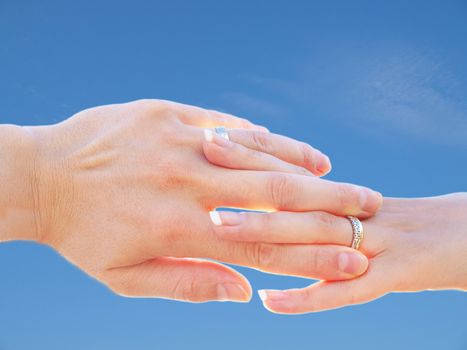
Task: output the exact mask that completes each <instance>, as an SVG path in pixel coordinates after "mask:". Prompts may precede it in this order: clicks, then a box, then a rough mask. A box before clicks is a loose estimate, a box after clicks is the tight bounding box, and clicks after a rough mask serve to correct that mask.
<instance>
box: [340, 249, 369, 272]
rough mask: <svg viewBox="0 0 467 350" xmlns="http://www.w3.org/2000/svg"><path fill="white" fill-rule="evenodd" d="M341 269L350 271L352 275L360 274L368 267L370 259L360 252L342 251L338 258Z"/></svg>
mask: <svg viewBox="0 0 467 350" xmlns="http://www.w3.org/2000/svg"><path fill="white" fill-rule="evenodd" d="M338 267H339V271H342V272H345V273H348V274H349V275H352V276H359V275H361V274H362V273H364V272H365V271H366V269H367V267H368V260H367V259H366V257H365V256H364V255H363V254H359V253H348V252H347V253H340V254H339V258H338Z"/></svg>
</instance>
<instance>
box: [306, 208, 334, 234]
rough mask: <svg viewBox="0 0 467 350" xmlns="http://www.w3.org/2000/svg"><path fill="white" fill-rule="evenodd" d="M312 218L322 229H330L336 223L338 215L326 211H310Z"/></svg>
mask: <svg viewBox="0 0 467 350" xmlns="http://www.w3.org/2000/svg"><path fill="white" fill-rule="evenodd" d="M310 216H311V220H312V221H313V223H314V224H315V225H316V226H317V228H318V229H319V230H320V231H325V232H327V231H329V230H330V229H332V228H333V227H334V226H335V225H336V217H335V216H334V215H332V214H328V213H326V212H314V213H310Z"/></svg>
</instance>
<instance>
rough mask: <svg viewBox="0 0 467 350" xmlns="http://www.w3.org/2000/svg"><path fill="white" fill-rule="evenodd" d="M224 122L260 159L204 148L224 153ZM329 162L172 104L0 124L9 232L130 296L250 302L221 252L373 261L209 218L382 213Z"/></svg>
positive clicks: (259, 258) (260, 262) (348, 263)
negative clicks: (226, 163)
mask: <svg viewBox="0 0 467 350" xmlns="http://www.w3.org/2000/svg"><path fill="white" fill-rule="evenodd" d="M218 125H224V126H226V127H228V128H229V129H230V136H231V138H232V140H233V141H234V142H235V144H236V147H234V149H233V150H234V151H233V153H232V154H233V155H237V156H241V155H242V154H243V155H244V156H245V155H249V157H250V158H249V159H250V161H249V162H247V161H245V160H243V162H242V163H239V164H235V163H232V166H233V167H236V168H238V169H226V168H225V167H219V166H216V165H213V164H211V163H210V162H209V161H208V160H207V159H206V157H205V156H204V155H203V147H204V151H205V152H206V153H208V154H209V151H210V149H209V145H211V146H212V147H211V151H215V149H214V146H213V145H214V142H207V141H204V140H205V137H208V138H209V137H210V136H213V135H209V133H208V134H207V135H206V133H205V132H204V131H205V130H206V128H212V127H214V126H218ZM215 140H217V138H216V135H214V136H213V137H212V141H215ZM206 144H209V145H207V146H206ZM213 154H214V153H213ZM251 159H254V162H251ZM231 160H232V161H234V160H235V157H233V158H232V159H231ZM242 164H243V165H244V166H245V169H242ZM330 167H331V165H330V162H329V159H328V158H327V157H326V156H325V155H324V154H322V153H321V152H320V151H318V150H316V149H314V148H312V147H311V146H309V145H306V144H304V143H302V142H299V141H295V140H292V139H289V138H286V137H283V136H279V135H275V134H272V133H269V132H267V130H266V129H265V128H263V127H259V126H256V125H254V124H252V123H250V122H248V121H246V120H244V119H241V118H237V117H234V116H231V115H227V114H224V113H220V112H216V111H209V110H205V109H201V108H197V107H192V106H187V105H182V104H177V103H172V102H168V101H159V100H141V101H135V102H132V103H126V104H116V105H109V106H102V107H97V108H92V109H88V110H85V111H82V112H80V113H78V114H76V115H74V116H73V117H71V118H69V119H67V120H65V121H63V122H61V123H59V124H56V125H49V126H37V127H19V126H14V125H1V126H0V178H1V179H2V181H1V183H0V241H12V240H32V241H36V242H39V243H42V244H46V245H49V246H51V247H52V248H54V249H56V250H57V251H58V252H59V253H60V254H62V255H63V256H64V257H65V258H66V259H68V260H69V261H70V262H72V263H73V264H75V265H76V266H78V267H79V268H81V269H82V270H84V271H85V272H86V273H88V274H89V275H90V276H92V277H94V278H96V279H97V280H99V281H100V282H102V283H104V284H105V285H107V286H108V287H109V288H110V289H112V290H113V291H114V292H115V293H117V294H120V295H124V296H131V297H158V298H169V299H176V300H183V301H192V302H204V301H213V300H218V301H223V300H231V301H241V302H244V301H248V300H249V299H250V298H251V287H250V285H249V283H248V281H247V280H246V279H245V278H244V277H243V276H242V275H240V274H239V273H238V272H236V271H235V270H233V269H231V268H229V267H227V266H225V265H222V264H220V263H217V262H214V261H212V260H216V261H220V262H225V263H231V264H237V265H242V266H248V267H252V268H256V269H259V270H262V271H266V272H271V273H278V274H289V275H296V276H303V277H310V278H318V279H325V280H346V279H351V278H354V277H355V276H358V275H361V274H362V273H364V272H365V270H366V269H367V266H368V260H367V258H366V257H365V255H364V254H362V253H360V252H358V251H355V250H353V249H351V248H349V247H346V246H343V245H339V243H340V241H339V240H337V239H336V240H335V242H334V241H333V240H332V239H329V240H328V241H327V243H328V244H326V245H313V244H309V242H306V243H305V242H304V244H296V245H284V244H276V243H261V242H240V241H232V240H226V239H224V238H223V237H219V235H218V234H216V232H215V228H214V227H213V225H212V223H211V221H210V220H209V215H208V212H209V211H211V210H213V209H215V208H217V207H236V208H246V209H256V210H258V209H260V210H268V211H278V210H279V211H282V210H285V211H297V210H303V211H313V210H320V211H326V212H329V213H333V214H335V215H355V216H358V217H360V218H362V219H363V218H368V217H371V216H372V215H374V214H375V213H376V212H377V211H378V209H379V208H380V206H381V203H382V197H381V195H380V194H379V193H378V192H375V191H372V190H370V189H367V188H365V187H361V186H357V185H352V184H342V183H334V182H331V181H326V180H323V179H320V178H319V176H321V175H323V174H326V173H327V172H328V171H329V170H330ZM205 259H212V260H205Z"/></svg>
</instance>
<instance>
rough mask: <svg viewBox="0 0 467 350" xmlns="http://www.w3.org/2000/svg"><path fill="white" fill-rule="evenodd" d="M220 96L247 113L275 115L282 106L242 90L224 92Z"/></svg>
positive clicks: (265, 115) (279, 112)
mask: <svg viewBox="0 0 467 350" xmlns="http://www.w3.org/2000/svg"><path fill="white" fill-rule="evenodd" d="M220 97H221V99H222V100H224V101H226V103H228V104H229V105H230V106H232V107H233V108H235V109H236V110H239V111H240V112H243V113H247V114H258V115H261V116H264V117H275V116H278V115H280V114H281V113H282V112H283V109H282V107H280V106H278V105H277V104H275V103H273V102H271V101H267V100H264V99H261V98H259V97H256V96H252V95H247V94H245V93H242V92H233V91H229V92H224V93H222V94H221V96H220Z"/></svg>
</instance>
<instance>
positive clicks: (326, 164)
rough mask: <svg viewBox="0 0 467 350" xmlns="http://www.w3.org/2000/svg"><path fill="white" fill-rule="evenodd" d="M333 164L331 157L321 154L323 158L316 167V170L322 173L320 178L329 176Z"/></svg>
mask: <svg viewBox="0 0 467 350" xmlns="http://www.w3.org/2000/svg"><path fill="white" fill-rule="evenodd" d="M331 169H332V164H331V160H330V159H329V157H328V156H327V155H325V154H321V157H320V159H319V161H318V164H317V166H316V170H317V171H318V172H319V173H320V176H324V175H327V174H329V173H330V172H331Z"/></svg>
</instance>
